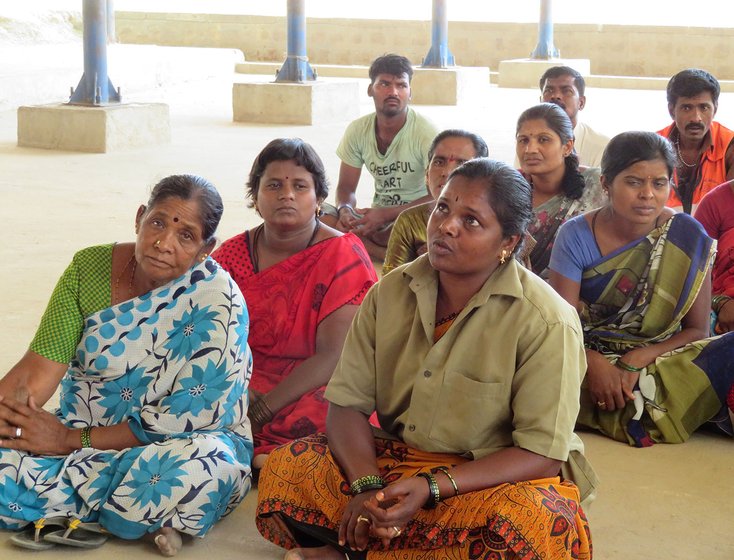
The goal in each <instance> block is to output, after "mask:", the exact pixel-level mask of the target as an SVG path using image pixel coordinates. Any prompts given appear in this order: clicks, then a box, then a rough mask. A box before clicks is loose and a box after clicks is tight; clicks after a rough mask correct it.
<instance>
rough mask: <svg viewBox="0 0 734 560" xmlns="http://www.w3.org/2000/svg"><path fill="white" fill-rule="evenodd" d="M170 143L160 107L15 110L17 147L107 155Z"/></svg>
mask: <svg viewBox="0 0 734 560" xmlns="http://www.w3.org/2000/svg"><path fill="white" fill-rule="evenodd" d="M170 140H171V126H170V123H169V119H168V105H166V104H164V103H121V104H119V105H108V106H105V107H84V106H80V105H69V104H68V103H60V104H51V105H40V106H35V107H19V108H18V146H25V147H28V148H45V149H48V150H67V151H74V152H92V153H107V152H114V151H118V150H129V149H131V148H141V147H144V146H155V145H158V144H164V143H167V142H170Z"/></svg>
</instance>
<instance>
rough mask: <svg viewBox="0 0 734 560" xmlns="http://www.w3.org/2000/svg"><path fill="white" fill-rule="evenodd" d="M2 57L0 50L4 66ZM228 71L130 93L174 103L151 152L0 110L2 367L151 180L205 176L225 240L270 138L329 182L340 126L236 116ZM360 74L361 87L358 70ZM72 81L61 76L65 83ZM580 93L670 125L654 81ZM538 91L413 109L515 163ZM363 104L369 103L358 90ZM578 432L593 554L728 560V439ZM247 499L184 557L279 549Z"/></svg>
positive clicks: (0, 547)
mask: <svg viewBox="0 0 734 560" xmlns="http://www.w3.org/2000/svg"><path fill="white" fill-rule="evenodd" d="M2 64H3V60H2V59H1V58H0V75H2ZM111 72H112V71H111ZM112 79H113V81H114V80H115V76H114V73H113V74H112ZM233 79H247V78H246V77H237V78H235V77H234V75H223V76H221V77H220V78H219V79H208V80H207V81H205V82H202V81H199V82H189V83H186V84H181V85H178V86H175V87H169V88H164V89H157V90H152V91H148V92H145V93H140V94H135V95H132V96H129V97H128V99H129V100H130V101H165V102H167V103H169V104H170V107H171V127H172V141H171V143H170V144H168V145H165V146H159V147H155V148H151V149H138V150H134V151H128V152H118V153H112V154H80V153H71V152H54V151H44V150H38V149H23V148H18V147H17V146H16V116H15V112H14V111H4V112H0V196H1V198H0V200H1V201H2V202H1V203H0V224H2V232H3V235H2V243H0V260H2V262H3V264H4V266H3V267H2V269H1V270H0V302H1V303H2V315H0V317H2V321H1V324H2V327H0V372H4V371H6V370H7V369H8V368H9V367H10V366H11V365H12V364H13V363H14V362H15V361H16V360H17V359H18V358H19V357H20V355H21V354H22V352H23V351H24V349H25V348H26V347H27V345H28V343H29V341H30V339H31V338H32V336H33V333H34V331H35V328H36V326H37V324H38V321H39V318H40V315H41V313H42V312H43V309H44V307H45V304H46V301H47V299H48V297H49V295H50V293H51V290H52V289H53V286H54V284H55V282H56V280H57V278H58V276H59V275H60V273H61V272H62V271H63V269H64V268H65V267H66V265H67V264H68V262H69V260H70V259H71V257H72V255H73V253H74V252H75V251H76V250H77V249H79V248H81V247H84V246H88V245H92V244H95V243H103V242H109V241H124V240H131V239H132V238H133V235H134V231H133V223H134V216H135V211H136V209H137V207H138V205H139V204H141V203H142V202H144V201H145V200H146V198H147V194H148V192H149V189H150V187H151V186H152V185H153V184H154V183H155V182H156V181H157V180H158V179H160V178H162V177H164V176H166V175H168V174H172V173H182V172H188V173H198V174H201V175H203V176H205V177H207V178H208V179H210V180H211V181H213V182H214V184H215V185H217V186H218V188H219V189H220V191H221V193H222V196H223V199H224V201H225V207H226V211H225V214H224V218H223V221H222V225H221V227H220V237H221V238H222V239H224V238H227V237H229V236H231V235H233V234H235V233H237V232H240V231H242V230H243V229H244V228H246V227H250V226H251V225H253V224H254V223H255V222H256V220H255V216H254V213H253V212H252V211H251V210H249V209H247V208H246V205H245V202H244V199H243V193H244V183H245V180H246V176H247V173H248V171H249V168H250V165H251V163H252V160H253V157H254V156H255V155H256V154H257V152H258V151H259V149H260V148H261V147H262V146H264V144H265V143H266V142H267V141H269V140H270V139H272V138H274V137H278V136H300V137H302V138H304V139H305V140H307V141H308V142H311V143H312V144H313V145H314V146H315V147H316V149H317V150H318V152H319V153H320V154H321V155H322V157H323V158H324V161H325V163H326V165H327V169H328V170H329V173H330V177H331V180H332V182H335V181H336V174H337V170H338V159H337V158H336V156H335V154H334V150H335V148H336V145H337V143H338V141H339V139H340V137H341V134H342V132H343V130H344V128H345V126H346V124H347V123H343V124H337V125H329V126H310V127H305V126H304V127H285V126H266V125H258V126H246V125H243V124H234V123H233V122H232V121H231V83H232V80H233ZM252 79H258V80H260V79H263V78H256V77H253V78H252ZM5 83H8V84H10V83H11V82H10V81H5ZM362 83H363V85H364V90H366V81H362ZM116 85H121V86H123V88H124V87H125V84H117V83H116ZM67 87H68V84H65V83H64V84H61V87H60V89H61V90H63V91H66V89H67ZM588 98H589V101H588V103H589V106H588V108H587V109H586V110H585V111H584V113H583V115H584V116H585V117H586V120H587V121H588V122H590V123H591V124H592V125H593V126H594V127H596V128H598V129H600V130H602V131H605V132H608V133H610V134H612V133H616V132H619V131H621V130H625V129H632V128H637V129H655V128H656V127H662V126H663V125H665V124H667V122H668V116H667V111H666V107H665V98H664V93H663V92H651V91H624V90H591V91H588ZM536 100H537V92H536V91H534V90H508V89H498V88H496V87H491V88H488V89H487V94H486V102H485V103H484V105H483V106H474V107H472V108H470V109H467V108H456V107H422V108H419V110H421V111H422V112H424V113H425V114H427V115H428V116H429V117H431V118H432V119H433V120H434V121H435V122H436V123H437V125H439V127H442V128H446V127H449V126H451V127H465V128H468V129H471V130H474V131H476V132H478V133H480V134H482V135H483V136H484V137H485V139H486V140H487V141H488V144H489V146H490V154H491V155H492V156H493V157H495V158H497V159H501V160H504V161H507V162H511V161H512V158H513V146H514V140H513V136H514V126H515V119H516V118H517V115H518V114H519V113H520V112H521V111H522V110H523V109H525V108H527V107H528V106H529V105H531V104H532V103H534V102H535V101H536ZM720 105H721V108H720V112H719V113H720V114H719V117H720V119H719V120H721V121H722V122H724V123H728V124H729V125H732V123H734V118H733V117H734V94H723V95H722V98H721V101H720ZM361 110H362V112H363V113H366V112H368V111H369V110H370V101H369V99H368V98H367V97H366V95H365V96H364V97H363V100H362V104H361ZM365 175H366V174H365ZM369 191H370V186H369V182H368V181H367V180H364V177H363V181H362V183H361V187H360V194H359V196H360V199H361V201H362V202H363V203H367V201H369V199H370V192H369ZM582 437H583V439H584V441H585V442H586V445H587V456H588V457H589V459H590V460H591V461H592V463H593V464H594V466H595V468H596V469H597V472H598V474H599V476H600V478H601V480H602V486H601V489H600V492H599V497H598V499H597V501H596V503H595V504H594V505H593V507H592V509H591V510H590V511H589V512H588V513H589V517H590V520H591V529H592V533H593V538H594V549H595V552H596V557H597V558H601V559H604V560H622V559H625V560H626V559H643V558H644V559H663V558H665V559H681V560H682V559H691V558H695V559H698V558H706V559H710V560H713V559H718V560H730V559H732V558H734V544H733V543H734V539H733V533H732V527H733V525H732V522H733V521H734V483H733V482H732V481H734V442H732V441H730V440H728V439H726V438H724V437H719V436H716V435H712V434H707V433H699V434H696V435H695V436H694V437H693V438H692V439H691V440H690V441H689V442H687V443H686V444H683V445H676V446H671V445H658V446H655V447H653V448H650V449H633V448H629V447H627V446H626V445H623V444H619V443H615V442H612V441H610V440H608V439H605V438H603V437H600V436H598V435H595V434H589V433H584V434H582ZM254 503H255V493H254V492H253V493H252V494H251V495H250V496H248V498H247V499H246V500H245V502H244V504H243V505H242V506H241V507H240V508H239V509H238V510H236V511H235V512H234V513H233V514H232V515H231V516H230V517H229V518H228V519H226V520H224V521H222V522H221V523H220V524H219V525H218V526H217V527H215V529H214V530H213V531H212V532H211V533H210V535H209V536H208V537H207V538H206V539H204V540H197V541H194V542H192V543H188V544H187V545H186V546H185V547H184V550H183V551H182V552H181V554H180V555H179V557H180V558H182V559H188V558H203V557H206V556H209V557H216V558H218V559H219V560H228V559H230V558H231V559H235V558H236V559H237V560H248V559H270V558H273V559H274V558H280V557H281V556H282V552H281V551H280V550H279V549H277V548H276V547H274V546H271V545H270V544H269V543H267V542H265V541H264V540H263V539H262V538H261V537H260V536H259V535H258V534H257V531H256V530H255V527H254V523H253V520H252V517H253V511H254ZM30 554H31V553H30V552H26V551H20V550H17V549H15V548H13V547H12V546H11V545H10V544H9V543H7V542H6V539H5V537H4V535H3V534H2V533H0V558H3V559H5V560H16V559H20V558H27V557H29V556H30ZM154 554H155V552H154V551H153V549H152V547H151V546H150V545H147V544H143V543H127V542H122V541H119V540H112V541H110V542H108V543H107V544H106V545H105V546H104V547H103V548H101V549H99V550H97V551H95V552H84V551H81V552H80V551H76V550H71V549H61V548H56V549H53V550H52V551H50V552H43V553H38V554H37V556H39V557H43V558H56V557H60V558H61V557H68V558H72V557H74V558H76V557H78V556H87V557H89V558H92V557H94V558H100V559H105V558H106V559H110V560H111V559H118V558H120V559H122V558H127V557H129V556H130V555H135V556H150V557H153V556H154Z"/></svg>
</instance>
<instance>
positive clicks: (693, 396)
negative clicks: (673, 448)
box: [579, 215, 734, 447]
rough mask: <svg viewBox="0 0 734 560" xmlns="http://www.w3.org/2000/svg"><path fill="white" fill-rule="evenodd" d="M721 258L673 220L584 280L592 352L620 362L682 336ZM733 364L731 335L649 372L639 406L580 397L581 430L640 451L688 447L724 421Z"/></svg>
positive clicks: (675, 354) (696, 232)
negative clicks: (708, 426)
mask: <svg viewBox="0 0 734 560" xmlns="http://www.w3.org/2000/svg"><path fill="white" fill-rule="evenodd" d="M715 250H716V243H715V242H714V241H713V240H712V239H711V238H710V237H708V236H707V235H706V234H705V233H704V232H703V229H702V228H701V227H700V225H698V224H697V223H696V222H695V221H694V220H693V219H691V218H690V217H687V216H686V217H683V216H681V215H675V216H673V217H672V218H671V219H669V220H668V221H667V222H665V223H664V224H663V225H662V226H660V227H658V228H656V229H654V230H653V231H652V232H650V234H649V235H647V236H646V237H644V238H642V239H640V240H638V241H636V242H634V243H632V244H630V245H627V246H625V247H622V248H620V249H618V250H617V251H614V252H612V253H611V254H609V255H607V256H605V257H602V258H601V259H599V260H598V261H597V262H595V263H593V264H592V265H591V266H589V267H588V268H587V269H586V270H585V271H584V273H583V277H582V280H581V300H582V302H581V303H582V307H581V310H580V315H581V322H582V324H583V326H584V338H585V344H586V346H587V348H590V349H592V350H596V351H598V352H601V353H602V354H604V355H605V357H606V358H607V359H609V360H610V361H614V360H616V359H617V358H618V357H619V356H620V355H623V354H624V353H626V352H628V351H630V350H632V349H634V348H638V347H641V346H647V345H650V344H655V343H658V342H661V341H664V340H667V339H668V338H670V337H671V336H673V335H674V334H675V333H677V332H678V331H679V330H680V328H681V321H682V320H683V318H684V317H685V315H686V314H687V313H688V311H689V310H690V308H691V306H692V305H693V303H694V301H695V300H696V297H697V296H698V293H699V290H700V288H701V285H702V284H703V282H704V279H705V278H706V275H708V274H709V272H710V268H711V263H712V261H713V258H714V255H715ZM732 363H734V338H732V337H730V336H729V335H725V336H722V337H715V338H707V339H703V340H699V341H696V342H693V343H690V344H687V345H686V346H683V347H682V348H678V349H676V350H674V351H672V352H667V353H665V354H663V355H661V356H660V357H658V358H657V359H656V360H655V362H654V363H652V364H650V365H648V366H647V367H646V368H645V369H643V371H642V372H641V373H640V378H639V381H638V384H637V385H636V387H635V391H634V393H635V396H636V398H635V400H634V401H630V402H629V403H628V404H627V406H626V407H625V408H623V409H621V410H615V411H613V412H608V411H602V410H600V409H599V408H598V407H597V406H596V403H595V402H592V401H593V399H592V398H591V397H590V395H589V393H588V391H586V390H585V389H584V390H582V395H581V412H580V413H579V423H580V424H582V425H586V426H589V427H592V428H595V429H599V430H601V431H602V432H604V433H605V434H607V435H609V436H610V437H613V438H614V439H617V440H619V441H627V442H629V443H630V444H632V445H636V446H638V447H643V446H648V445H652V444H653V443H655V442H667V443H677V442H682V441H685V440H686V439H688V437H689V436H690V434H691V433H692V432H693V431H694V430H695V429H696V428H698V427H699V426H701V425H702V424H703V423H705V422H706V421H708V420H710V419H711V418H712V417H714V416H716V415H717V413H722V414H724V413H726V410H725V408H726V405H725V403H726V393H727V391H728V389H729V387H730V386H731V383H732V378H733V377H734V372H732V371H730V370H732V368H731V367H730V364H732ZM722 405H723V407H724V409H722ZM726 416H728V414H726Z"/></svg>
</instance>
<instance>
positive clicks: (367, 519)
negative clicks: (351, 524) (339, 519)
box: [357, 515, 370, 525]
mask: <svg viewBox="0 0 734 560" xmlns="http://www.w3.org/2000/svg"><path fill="white" fill-rule="evenodd" d="M360 521H364V522H365V523H367V525H369V524H370V518H369V517H365V516H364V515H360V516H359V517H358V518H357V523H359V522H360Z"/></svg>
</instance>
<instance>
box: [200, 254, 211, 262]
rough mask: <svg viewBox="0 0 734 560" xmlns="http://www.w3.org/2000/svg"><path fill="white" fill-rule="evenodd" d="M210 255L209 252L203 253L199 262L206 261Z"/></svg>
mask: <svg viewBox="0 0 734 560" xmlns="http://www.w3.org/2000/svg"><path fill="white" fill-rule="evenodd" d="M208 256H209V255H208V254H207V253H204V254H203V255H201V258H200V259H199V262H204V261H205V260H206V258H207V257H208Z"/></svg>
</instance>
